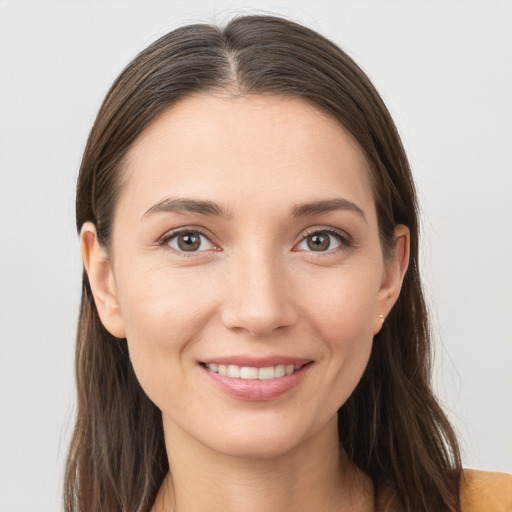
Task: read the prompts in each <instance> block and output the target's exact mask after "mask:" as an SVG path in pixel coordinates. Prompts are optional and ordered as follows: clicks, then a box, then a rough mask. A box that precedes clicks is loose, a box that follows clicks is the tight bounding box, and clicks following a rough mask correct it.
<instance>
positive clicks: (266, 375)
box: [201, 361, 311, 380]
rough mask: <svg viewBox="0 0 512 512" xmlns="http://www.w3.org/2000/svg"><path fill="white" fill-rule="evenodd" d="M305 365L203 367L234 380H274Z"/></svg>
mask: <svg viewBox="0 0 512 512" xmlns="http://www.w3.org/2000/svg"><path fill="white" fill-rule="evenodd" d="M310 363H311V361H310V362H308V363H304V364H278V365H275V366H264V367H257V366H238V365H236V364H218V363H201V365H202V366H203V367H204V368H206V369H207V370H209V371H210V372H213V373H218V374H219V375H224V376H226V377H231V378H232V379H244V380H272V379H278V378H280V377H285V376H287V375H292V374H293V373H295V372H296V371H298V370H300V369H301V368H302V367H304V366H306V365H307V364H310Z"/></svg>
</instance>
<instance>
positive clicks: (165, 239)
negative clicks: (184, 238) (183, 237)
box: [157, 226, 221, 257]
mask: <svg viewBox="0 0 512 512" xmlns="http://www.w3.org/2000/svg"><path fill="white" fill-rule="evenodd" d="M182 233H198V234H199V235H201V236H202V237H204V238H206V240H208V242H210V243H211V244H212V245H213V246H214V251H220V250H221V249H220V248H219V245H218V244H217V243H216V242H214V241H213V240H212V238H213V236H212V235H211V234H210V233H208V232H207V231H206V230H205V229H204V228H201V227H200V226H183V227H179V228H176V229H172V230H170V231H167V232H166V233H165V234H164V235H163V236H161V237H160V238H159V240H158V241H157V245H158V246H167V247H168V248H169V249H170V250H172V251H174V252H175V253H177V254H179V255H181V256H186V257H190V256H194V255H197V254H199V253H203V252H209V251H208V250H203V251H190V252H189V253H187V252H186V251H178V250H176V249H174V248H173V247H170V246H169V245H168V244H169V242H170V241H171V240H172V239H173V238H175V237H177V236H178V235H180V234H182ZM210 251H211V249H210Z"/></svg>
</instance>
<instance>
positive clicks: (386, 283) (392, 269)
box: [374, 224, 410, 334]
mask: <svg viewBox="0 0 512 512" xmlns="http://www.w3.org/2000/svg"><path fill="white" fill-rule="evenodd" d="M409 250H410V232H409V228H408V227H407V226H404V225H402V224H399V225H397V226H396V227H395V233H394V242H393V253H392V255H391V257H390V258H389V259H386V260H385V261H384V272H383V274H382V281H381V285H380V289H379V299H378V304H377V308H378V310H377V318H376V321H375V328H374V334H377V333H378V332H379V331H380V328H381V327H382V324H383V323H384V320H385V319H386V317H387V316H388V314H389V312H390V311H391V308H392V307H393V305H394V304H395V302H396V301H397V299H398V296H399V295H400V290H401V288H402V283H403V280H404V276H405V272H406V271H407V268H408V266H409ZM379 315H382V317H381V316H379Z"/></svg>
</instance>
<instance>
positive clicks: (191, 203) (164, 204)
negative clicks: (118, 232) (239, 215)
mask: <svg viewBox="0 0 512 512" xmlns="http://www.w3.org/2000/svg"><path fill="white" fill-rule="evenodd" d="M160 212H168V213H172V212H178V213H180V212H192V213H201V214H203V215H213V216H215V217H231V216H232V215H231V213H228V212H225V211H224V210H223V209H222V208H221V207H220V206H219V205H218V204H216V203H213V202H212V201H200V200H198V199H189V198H186V197H180V198H176V199H171V198H167V199H162V200H161V201H159V202H158V203H156V204H155V205H153V206H152V207H151V208H150V209H149V210H148V211H147V212H146V213H145V214H144V215H143V216H142V217H143V218H144V217H149V216H150V215H153V214H155V213H160Z"/></svg>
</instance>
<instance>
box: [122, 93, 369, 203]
mask: <svg viewBox="0 0 512 512" xmlns="http://www.w3.org/2000/svg"><path fill="white" fill-rule="evenodd" d="M123 172H124V173H125V176H124V177H125V179H126V181H125V183H126V190H125V192H124V194H123V196H124V200H125V202H129V203H130V204H131V205H132V207H137V208H141V209H142V208H144V207H146V208H147V207H150V206H151V204H154V203H155V202H157V201H158V200H161V199H162V197H164V196H165V195H172V196H184V197H190V196H198V197H199V196H200V197H206V198H208V199H210V200H214V201H219V202H222V203H224V204H225V203H226V202H227V203H232V204H228V205H227V206H233V207H236V206H237V205H238V206H241V205H244V206H245V205H250V204H253V203H255V204H259V203H260V202H261V201H262V200H263V201H264V200H265V198H269V197H271V196H272V194H274V196H273V198H274V199H275V198H276V197H277V196H278V197H280V200H281V201H283V202H285V201H286V200H290V201H291V200H294V201H295V202H298V201H300V200H301V199H304V200H318V199H322V198H323V197H325V196H329V197H332V196H333V194H334V195H335V194H336V193H337V192H339V193H340V194H343V195H351V196H352V199H354V200H355V199H357V200H358V201H359V202H361V201H363V202H364V201H366V202H368V201H371V202H373V201H372V197H371V196H372V194H371V185H370V179H369V170H368V166H367V164H366V160H365V157H364V154H363V152H362V150H361V148H360V147H359V145H358V143H357V142H356V141H355V139H354V138H353V137H352V136H351V134H350V133H349V132H348V131H347V130H346V129H345V128H344V127H343V126H342V125H341V124H340V123H339V122H338V121H337V120H336V119H335V118H334V117H332V116H330V115H328V114H326V113H325V112H323V111H322V110H320V109H319V108H317V107H315V106H314V105H312V104H310V103H309V102H307V101H305V100H302V99H296V98H288V97H276V96H228V95H214V94H197V95H192V96H189V97H187V98H185V99H183V100H181V101H179V102H178V103H176V104H175V105H173V106H171V107H169V108H168V109H167V110H165V111H164V112H163V113H162V114H160V115H159V116H158V117H157V118H156V119H155V120H154V121H153V122H152V123H151V124H150V125H149V126H148V127H147V128H146V129H145V130H144V131H143V132H142V133H141V135H140V136H139V137H138V139H137V140H136V141H135V143H134V144H133V146H132V147H131V149H130V151H129V152H128V154H127V156H126V158H125V161H124V168H123ZM269 194H270V195H269ZM299 196H300V197H299ZM316 196H318V197H316ZM122 200H123V198H122Z"/></svg>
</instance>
